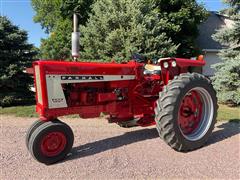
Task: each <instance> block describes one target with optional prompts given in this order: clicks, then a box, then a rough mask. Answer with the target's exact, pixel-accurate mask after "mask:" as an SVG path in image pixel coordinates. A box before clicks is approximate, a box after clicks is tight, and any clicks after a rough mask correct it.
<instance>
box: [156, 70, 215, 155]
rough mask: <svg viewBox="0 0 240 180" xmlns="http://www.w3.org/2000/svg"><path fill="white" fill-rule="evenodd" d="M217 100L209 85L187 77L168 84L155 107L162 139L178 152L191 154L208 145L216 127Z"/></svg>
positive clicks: (201, 79) (199, 77) (200, 78)
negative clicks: (207, 142)
mask: <svg viewBox="0 0 240 180" xmlns="http://www.w3.org/2000/svg"><path fill="white" fill-rule="evenodd" d="M217 108H218V106H217V98H216V92H215V90H214V89H213V87H212V85H211V83H210V81H209V80H208V79H207V78H205V77H204V76H203V75H200V74H197V73H193V74H190V73H186V74H181V75H179V76H176V77H175V78H174V79H173V80H171V81H169V83H168V85H166V86H165V87H164V90H163V91H162V92H160V94H159V99H158V100H157V102H156V107H155V121H156V127H157V130H158V132H159V135H160V137H161V138H162V139H163V140H164V141H165V142H166V143H167V144H168V145H169V146H171V147H172V148H173V149H175V150H177V151H191V150H194V149H197V148H199V147H201V146H203V145H204V144H205V142H206V141H207V139H208V137H209V136H210V135H211V133H212V130H213V128H214V124H215V123H216V115H217Z"/></svg>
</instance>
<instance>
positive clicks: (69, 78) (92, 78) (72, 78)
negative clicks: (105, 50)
mask: <svg viewBox="0 0 240 180" xmlns="http://www.w3.org/2000/svg"><path fill="white" fill-rule="evenodd" d="M103 79H104V77H103V76H61V80H67V81H69V80H103Z"/></svg>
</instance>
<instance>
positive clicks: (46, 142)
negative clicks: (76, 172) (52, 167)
mask: <svg viewBox="0 0 240 180" xmlns="http://www.w3.org/2000/svg"><path fill="white" fill-rule="evenodd" d="M73 141H74V136H73V132H72V130H71V128H70V127H69V126H68V125H67V124H65V123H62V122H61V121H48V122H45V123H43V124H42V125H40V126H39V127H37V128H36V129H35V130H34V131H33V133H32V135H31V137H30V140H29V143H28V147H29V151H30V152H31V155H32V156H33V157H34V158H35V159H36V160H37V161H39V162H41V163H44V164H47V165H49V164H53V163H56V162H58V161H60V160H62V159H64V158H65V156H66V155H67V154H68V153H69V152H70V150H71V149H72V146H73Z"/></svg>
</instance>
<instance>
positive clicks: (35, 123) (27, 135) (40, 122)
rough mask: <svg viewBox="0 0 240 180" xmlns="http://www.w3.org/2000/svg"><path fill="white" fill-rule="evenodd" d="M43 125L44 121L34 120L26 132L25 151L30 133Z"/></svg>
mask: <svg viewBox="0 0 240 180" xmlns="http://www.w3.org/2000/svg"><path fill="white" fill-rule="evenodd" d="M43 123H44V121H41V120H36V121H35V122H34V123H33V124H32V125H31V126H30V127H29V129H28V130H27V133H26V139H25V142H26V146H27V149H28V144H29V139H30V137H31V135H32V133H33V132H34V131H35V129H37V128H38V127H39V126H40V125H42V124H43Z"/></svg>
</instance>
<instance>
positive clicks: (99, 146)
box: [66, 128, 159, 160]
mask: <svg viewBox="0 0 240 180" xmlns="http://www.w3.org/2000/svg"><path fill="white" fill-rule="evenodd" d="M154 138H159V135H158V132H157V130H156V128H151V129H140V130H136V131H131V132H127V133H124V134H122V135H119V136H115V137H111V138H106V139H102V140H99V141H95V142H92V143H87V144H84V145H80V146H77V147H73V149H72V151H71V153H70V154H69V156H68V158H67V159H66V160H72V159H77V158H82V157H86V156H91V155H94V154H98V153H101V152H104V151H107V150H110V149H115V148H119V147H121V146H124V145H129V144H132V143H136V142H139V141H144V140H149V139H154Z"/></svg>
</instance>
